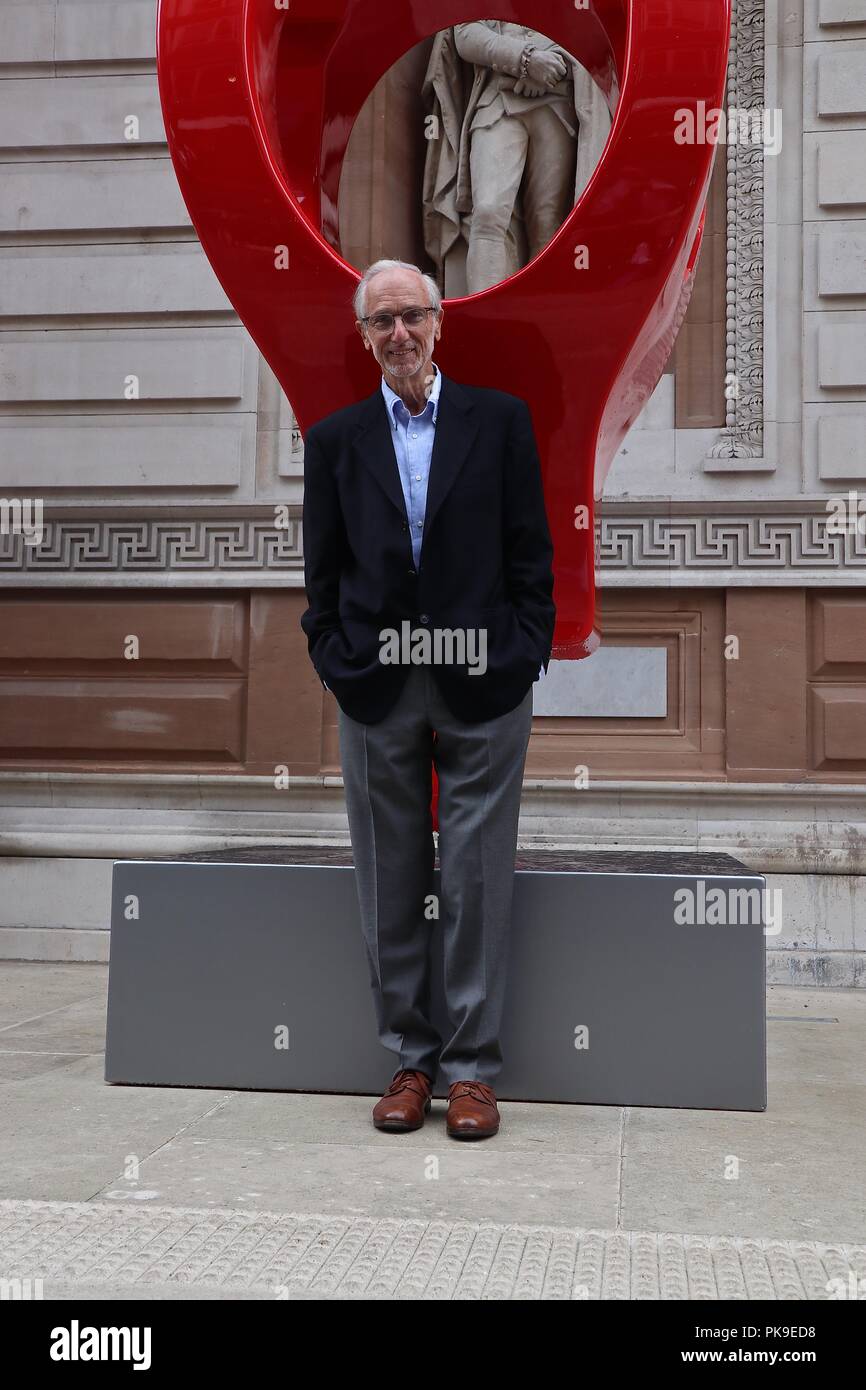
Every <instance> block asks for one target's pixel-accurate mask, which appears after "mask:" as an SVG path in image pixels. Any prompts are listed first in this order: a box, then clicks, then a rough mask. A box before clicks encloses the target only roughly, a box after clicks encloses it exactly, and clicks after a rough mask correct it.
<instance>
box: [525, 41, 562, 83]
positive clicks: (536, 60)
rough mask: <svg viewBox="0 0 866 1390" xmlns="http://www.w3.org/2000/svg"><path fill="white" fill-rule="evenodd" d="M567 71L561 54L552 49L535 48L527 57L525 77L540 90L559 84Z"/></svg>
mask: <svg viewBox="0 0 866 1390" xmlns="http://www.w3.org/2000/svg"><path fill="white" fill-rule="evenodd" d="M567 71H568V66H567V64H566V61H565V59H564V58H563V56H562V54H561V53H558V52H557V51H556V49H553V48H536V49H534V50H533V52H532V53H530V55H529V62H528V63H527V65H526V72H527V77H528V78H529V80H530V82H533V83H535V84H537V85H539V86H541V88H542V90H544V89H546V88H548V87H555V86H556V84H557V82H561V81H562V79H563V77H565V74H566V73H567Z"/></svg>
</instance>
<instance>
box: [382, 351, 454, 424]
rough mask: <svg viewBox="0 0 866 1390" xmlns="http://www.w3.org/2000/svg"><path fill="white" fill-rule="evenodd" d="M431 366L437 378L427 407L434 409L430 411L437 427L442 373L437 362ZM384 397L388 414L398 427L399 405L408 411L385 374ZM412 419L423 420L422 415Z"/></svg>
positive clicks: (383, 379) (383, 383) (383, 380)
mask: <svg viewBox="0 0 866 1390" xmlns="http://www.w3.org/2000/svg"><path fill="white" fill-rule="evenodd" d="M430 365H431V367H432V368H433V370H434V371H435V373H436V377H435V379H434V382H433V386H432V389H431V391H430V395H429V396H428V397H427V405H428V406H431V407H432V408H431V410H430V415H431V418H432V420H433V424H434V425H435V424H436V416H437V414H438V412H439V393H440V392H441V390H442V373H441V372H440V370H439V368H438V367H437V366H436V363H435V362H431V363H430ZM382 395H383V396H384V397H385V403H386V405H387V407H388V413H389V414H390V416H391V419H392V420H393V422H394V424H395V425H396V423H397V416H396V407H397V406H398V405H399V406H403V409H404V410H406V406H405V405H403V402H402V400H401V399H400V397H399V396H398V395H397V392H396V391H392V390H391V387H390V386H389V385H388V383H387V381H386V380H385V377H384V374H383V376H382ZM426 408H427V407H425V409H426ZM406 413H407V414H408V413H409V412H408V410H406ZM422 415H423V411H422ZM412 419H421V416H420V415H419V416H412Z"/></svg>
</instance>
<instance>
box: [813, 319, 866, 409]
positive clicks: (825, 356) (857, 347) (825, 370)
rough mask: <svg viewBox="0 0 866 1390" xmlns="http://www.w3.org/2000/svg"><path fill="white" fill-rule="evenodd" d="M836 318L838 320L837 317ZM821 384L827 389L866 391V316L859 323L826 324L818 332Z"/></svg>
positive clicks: (819, 376)
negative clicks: (844, 387)
mask: <svg viewBox="0 0 866 1390" xmlns="http://www.w3.org/2000/svg"><path fill="white" fill-rule="evenodd" d="M833 317H835V316H833ZM818 382H819V384H820V385H821V386H823V387H825V388H827V389H831V390H832V389H833V388H834V387H842V386H863V387H866V315H864V316H863V317H862V319H861V321H860V322H859V323H838V324H837V323H833V322H832V319H831V320H830V321H828V322H825V323H822V324H821V327H820V329H819V331H818Z"/></svg>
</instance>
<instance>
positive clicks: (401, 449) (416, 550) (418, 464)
mask: <svg viewBox="0 0 866 1390" xmlns="http://www.w3.org/2000/svg"><path fill="white" fill-rule="evenodd" d="M430 365H431V366H432V367H433V369H434V371H435V372H436V380H435V381H434V383H433V387H432V389H431V391H430V395H429V397H428V398H427V404H426V405H425V407H424V409H423V410H422V411H421V412H420V414H418V415H410V413H409V410H408V408H407V407H406V405H405V404H404V403H403V401H402V400H401V399H400V397H399V396H398V395H397V393H396V392H395V391H392V390H391V387H390V386H389V385H388V383H387V381H386V380H385V377H384V375H383V377H382V395H383V396H384V397H385V403H386V405H387V407H388V417H389V419H390V421H391V438H392V439H393V441H394V452H395V454H396V455H397V467H398V468H399V470H400V483H401V485H402V488H403V501H404V502H405V503H406V515H407V517H408V518H409V529H410V531H411V533H412V558H413V560H414V562H415V568H416V570H417V568H418V561H419V559H420V557H421V542H422V540H423V538H424V513H425V511H426V509H427V483H428V481H429V478H430V463H431V461H432V458H433V441H434V439H435V437H436V417H437V415H438V413H439V393H440V391H441V390H442V373H441V372H440V370H439V368H438V367H437V366H436V363H435V362H431V364H430ZM538 674H539V676H543V675H544V667H543V666H540V667H539V670H538Z"/></svg>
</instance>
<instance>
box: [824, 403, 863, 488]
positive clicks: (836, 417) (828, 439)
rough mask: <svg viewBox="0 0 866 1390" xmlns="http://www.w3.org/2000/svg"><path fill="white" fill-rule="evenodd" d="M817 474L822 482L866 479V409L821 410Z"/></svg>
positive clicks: (840, 407) (842, 407) (843, 407)
mask: <svg viewBox="0 0 866 1390" xmlns="http://www.w3.org/2000/svg"><path fill="white" fill-rule="evenodd" d="M818 476H819V478H820V479H821V480H822V481H823V482H846V481H849V480H855V481H856V480H858V479H864V478H866V410H864V411H863V413H862V414H860V415H858V414H855V413H854V412H853V411H852V410H851V408H850V407H845V406H839V407H837V408H836V409H835V410H834V409H827V410H825V411H822V413H821V415H820V416H819V419H818Z"/></svg>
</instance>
